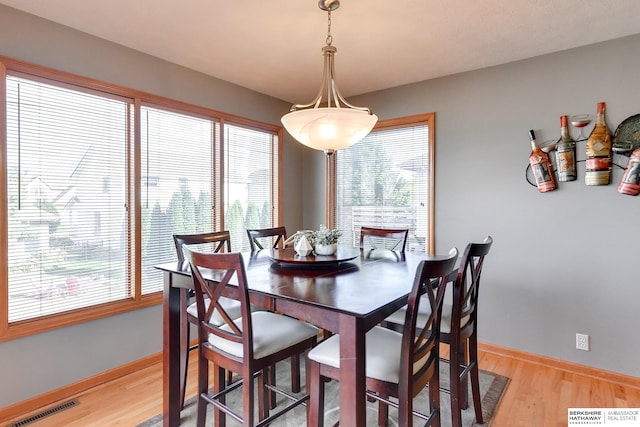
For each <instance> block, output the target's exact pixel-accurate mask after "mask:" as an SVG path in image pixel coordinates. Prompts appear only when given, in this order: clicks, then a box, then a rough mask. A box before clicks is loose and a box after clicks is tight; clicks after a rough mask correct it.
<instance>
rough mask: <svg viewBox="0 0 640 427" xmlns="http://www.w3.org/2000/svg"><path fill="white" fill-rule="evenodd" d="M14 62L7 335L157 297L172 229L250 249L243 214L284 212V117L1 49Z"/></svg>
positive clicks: (5, 165) (9, 106)
mask: <svg viewBox="0 0 640 427" xmlns="http://www.w3.org/2000/svg"><path fill="white" fill-rule="evenodd" d="M3 65H4V67H2V66H3ZM5 67H6V68H5ZM2 72H4V74H2V75H0V77H1V78H2V79H3V80H4V83H5V84H4V85H0V90H2V89H4V93H0V99H3V100H4V101H5V102H2V103H1V104H0V108H1V110H2V111H0V114H2V115H3V116H4V117H6V121H4V120H0V125H2V124H6V125H5V126H4V129H0V135H3V134H5V135H6V138H1V139H0V141H2V143H3V144H4V141H5V140H6V145H4V146H3V149H4V150H5V152H6V153H7V155H6V156H4V157H3V158H0V161H2V164H0V167H1V168H2V173H3V174H4V176H5V179H4V180H2V179H0V209H3V210H4V212H5V215H2V216H0V218H3V219H4V221H3V222H2V223H0V244H2V245H4V247H6V248H7V249H8V250H7V251H3V253H2V254H0V266H3V267H4V268H2V269H0V271H1V272H0V304H2V308H1V309H0V341H1V340H5V339H11V338H16V337H19V336H23V335H28V334H31V333H37V332H41V331H44V330H48V329H53V328H56V327H60V326H65V325H69V324H73V323H78V322H82V321H87V320H91V319H96V318H99V317H104V316H108V315H112V314H115V313H119V312H124V311H128V310H132V309H136V308H141V307H145V306H148V305H152V304H159V303H160V302H161V295H160V294H159V291H161V290H162V286H163V283H162V275H161V274H159V272H158V270H156V269H155V268H154V265H156V264H159V263H163V262H171V261H174V260H175V259H176V254H175V247H174V245H173V239H172V234H175V233H180V234H187V233H199V232H206V231H213V230H221V229H230V231H231V232H232V244H233V245H234V246H233V248H234V250H244V249H245V248H248V243H247V242H246V233H245V231H244V228H245V226H248V225H251V226H254V225H258V226H260V227H270V226H273V225H276V224H279V223H280V214H279V212H278V206H279V204H278V194H279V190H278V177H279V173H278V171H279V168H280V166H279V164H278V161H279V154H278V153H279V151H280V143H281V142H280V141H281V132H282V129H281V128H280V127H278V126H273V125H268V124H264V123H259V122H255V121H252V120H248V119H242V118H238V117H236V116H233V117H227V115H225V114H223V113H220V112H217V111H213V110H209V109H206V108H202V107H196V106H191V105H187V104H184V103H180V102H177V101H172V100H169V99H166V98H162V97H157V96H154V95H150V94H146V93H141V92H137V91H133V90H130V89H125V88H121V87H118V86H115V85H109V84H106V83H102V82H96V81H93V80H90V79H85V78H81V77H78V76H73V75H70V74H67V73H63V72H59V71H51V70H48V69H45V68H42V67H38V66H35V65H30V64H25V63H22V62H18V61H13V60H11V59H9V58H3V57H0V73H2ZM229 119H232V120H233V121H232V122H231V121H229ZM3 184H4V185H3ZM234 212H235V213H234ZM234 215H235V216H234Z"/></svg>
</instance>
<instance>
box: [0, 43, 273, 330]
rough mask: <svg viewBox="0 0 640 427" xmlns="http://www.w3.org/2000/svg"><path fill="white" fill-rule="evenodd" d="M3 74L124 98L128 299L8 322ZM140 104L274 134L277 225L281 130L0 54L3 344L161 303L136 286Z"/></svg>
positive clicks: (217, 148) (218, 175)
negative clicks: (128, 120)
mask: <svg viewBox="0 0 640 427" xmlns="http://www.w3.org/2000/svg"><path fill="white" fill-rule="evenodd" d="M7 75H16V76H20V77H25V78H28V79H31V80H35V81H41V82H45V83H47V84H54V85H59V86H64V87H67V88H69V87H70V88H72V89H73V90H77V91H86V92H87V93H92V94H96V93H98V94H99V95H100V96H104V97H117V98H126V99H128V100H130V102H131V103H132V108H133V126H131V128H130V132H131V134H130V138H129V139H130V141H131V142H130V146H129V147H128V157H129V158H128V161H127V165H126V169H127V171H128V172H127V174H128V188H127V191H128V194H127V200H128V208H129V209H128V210H129V214H128V224H129V228H130V230H131V231H130V236H131V239H133V242H132V241H131V239H130V240H129V245H128V251H129V254H128V259H129V262H130V264H131V269H130V271H129V280H130V282H131V283H132V286H133V289H132V290H131V293H130V296H129V297H128V298H126V299H123V300H119V301H114V302H107V303H101V304H96V305H92V306H88V307H82V308H78V309H73V310H70V311H65V312H61V313H56V314H50V315H46V316H41V317H35V318H31V319H26V320H20V321H16V322H12V323H9V321H8V318H9V314H8V308H9V306H8V304H9V284H8V266H9V261H8V255H6V254H7V250H8V234H9V233H8V232H9V229H8V217H7V214H8V211H7V203H8V177H7V156H6V147H7V117H6V102H7V97H6V77H7ZM143 105H146V106H151V107H153V108H160V109H165V110H167V111H173V112H176V113H180V114H187V115H193V116H201V117H204V118H207V119H211V120H214V121H217V122H218V123H219V124H220V127H221V135H223V134H224V132H223V129H224V123H225V122H227V121H228V122H229V123H233V124H234V125H235V126H243V127H247V128H252V129H258V130H260V131H264V132H267V133H271V134H272V135H274V137H275V140H276V143H277V144H278V147H277V155H276V156H274V158H273V159H272V162H273V164H272V167H273V168H274V170H277V171H278V172H277V176H278V180H277V181H276V182H272V191H274V194H275V198H274V200H273V202H274V208H275V212H276V213H275V215H274V218H273V221H274V224H276V225H278V224H281V223H282V211H281V206H282V196H281V195H282V189H281V186H282V179H281V178H282V141H283V138H282V135H283V129H282V127H281V126H277V125H273V124H269V123H264V122H260V121H257V120H253V119H248V118H245V117H241V116H237V115H232V114H228V113H224V112H220V111H217V110H213V109H211V108H207V107H203V106H198V105H194V104H189V103H186V102H182V101H177V100H173V99H170V98H166V97H162V96H159V95H153V94H150V93H146V92H142V91H139V90H135V89H130V88H126V87H123V86H119V85H116V84H111V83H107V82H103V81H100V80H97V79H92V78H88V77H83V76H79V75H76V74H73V73H68V72H64V71H60V70H56V69H53V68H49V67H44V66H41V65H36V64H32V63H28V62H24V61H21V60H16V59H13V58H9V57H5V56H1V55H0V146H1V147H2V154H1V155H0V249H2V253H3V254H5V255H3V256H0V304H1V307H0V342H2V341H7V340H11V339H15V338H19V337H23V336H28V335H33V334H37V333H41V332H45V331H49V330H53V329H57V328H61V327H65V326H70V325H74V324H79V323H84V322H87V321H91V320H96V319H101V318H105V317H109V316H113V315H116V314H121V313H126V312H129V311H133V310H138V309H141V308H146V307H150V306H154V305H159V304H161V303H162V297H163V296H162V291H158V292H154V293H150V294H146V295H142V283H141V265H142V245H141V244H140V242H141V239H142V229H141V220H142V214H141V200H140V195H141V152H140V148H141V123H140V111H141V108H142V106H143ZM223 138H224V137H223V136H221V138H219V139H218V140H217V141H215V143H214V147H213V151H214V152H215V153H216V155H215V156H214V158H215V159H218V158H219V157H218V156H223V155H224V153H223V152H222V146H223ZM213 168H214V170H213V173H212V176H213V178H212V180H213V182H212V187H213V188H212V194H213V195H214V203H215V206H214V222H213V224H214V228H216V227H217V226H219V227H220V229H224V212H223V209H224V204H223V203H221V201H222V199H221V198H216V197H218V196H222V194H221V193H218V191H219V190H220V189H221V188H222V185H223V183H222V182H219V180H221V179H222V177H223V170H222V165H221V164H216V163H215V162H214V165H213ZM132 207H133V208H132Z"/></svg>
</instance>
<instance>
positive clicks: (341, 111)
mask: <svg viewBox="0 0 640 427" xmlns="http://www.w3.org/2000/svg"><path fill="white" fill-rule="evenodd" d="M318 7H320V9H322V10H324V11H326V12H327V22H328V25H327V40H326V46H325V47H323V48H322V54H323V56H324V70H323V72H322V84H321V85H320V91H319V92H318V95H317V96H316V98H315V99H314V100H313V101H311V102H309V103H308V104H294V105H292V106H291V110H290V112H289V113H288V114H285V115H284V116H283V117H282V119H281V120H282V124H283V125H284V127H285V129H286V130H287V131H288V132H289V133H290V134H291V136H293V137H294V138H295V139H296V140H297V141H298V142H300V143H301V144H304V145H306V146H308V147H311V148H314V149H316V150H323V151H324V152H325V153H327V154H332V153H333V152H334V151H335V150H340V149H342V148H347V147H349V146H351V145H353V144H355V143H357V142H359V141H360V140H362V138H364V137H365V136H367V134H368V133H369V132H371V129H373V126H375V124H376V122H377V121H378V117H377V116H376V115H375V114H372V113H371V111H370V110H369V109H368V108H364V107H356V106H353V105H351V104H349V103H348V102H347V101H346V100H345V99H344V97H343V96H342V94H341V93H340V90H339V89H338V86H337V85H336V82H335V69H334V57H335V54H336V52H337V49H336V48H335V47H334V46H332V44H331V43H332V41H333V39H332V37H331V12H332V11H334V10H336V9H337V8H338V7H340V1H339V0H320V1H319V2H318Z"/></svg>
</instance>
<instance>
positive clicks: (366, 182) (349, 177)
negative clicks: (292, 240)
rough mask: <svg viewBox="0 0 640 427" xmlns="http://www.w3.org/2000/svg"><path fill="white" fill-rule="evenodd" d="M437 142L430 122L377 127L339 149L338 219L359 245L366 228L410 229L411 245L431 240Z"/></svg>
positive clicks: (421, 247)
mask: <svg viewBox="0 0 640 427" xmlns="http://www.w3.org/2000/svg"><path fill="white" fill-rule="evenodd" d="M431 150H432V147H431V144H430V138H429V126H428V124H427V123H408V124H406V125H402V126H394V127H392V128H390V129H385V128H384V127H383V128H382V129H379V130H376V129H374V131H373V132H371V133H370V134H369V135H368V136H366V137H365V138H364V139H363V140H362V141H361V142H359V143H358V144H355V145H353V146H351V147H349V148H347V149H345V150H340V151H339V152H338V153H336V198H337V201H336V221H337V222H336V224H337V227H338V228H339V229H340V230H342V231H343V237H342V238H341V242H343V243H346V244H352V245H354V246H358V245H359V241H360V240H359V239H360V228H361V227H363V226H367V227H379V228H408V229H409V237H408V240H407V250H413V251H421V252H425V251H427V250H428V249H429V245H428V244H427V243H428V241H429V239H430V234H431V231H430V230H429V224H430V218H429V215H430V214H429V212H430V210H429V208H430V206H429V205H430V203H431V202H430V194H429V193H430V191H431V190H430V188H431V187H430V186H431V185H432V183H430V179H431V178H430V172H431V168H432V165H431V164H430V157H431Z"/></svg>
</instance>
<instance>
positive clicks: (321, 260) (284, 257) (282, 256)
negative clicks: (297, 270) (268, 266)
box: [270, 245, 360, 267]
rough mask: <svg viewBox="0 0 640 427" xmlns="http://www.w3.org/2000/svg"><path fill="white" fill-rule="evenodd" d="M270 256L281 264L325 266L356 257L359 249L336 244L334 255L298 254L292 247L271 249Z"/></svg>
mask: <svg viewBox="0 0 640 427" xmlns="http://www.w3.org/2000/svg"><path fill="white" fill-rule="evenodd" d="M270 256H271V259H272V260H274V261H275V262H277V263H279V264H280V265H281V266H287V265H291V266H304V267H325V266H335V265H338V264H340V263H343V262H347V261H351V260H353V259H356V258H358V257H359V256H360V249H358V248H354V247H351V246H340V245H338V250H337V251H336V253H335V254H334V255H315V254H314V253H313V252H312V253H311V254H310V255H307V256H300V255H298V254H297V253H296V251H295V250H294V249H293V248H285V249H271V254H270Z"/></svg>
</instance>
